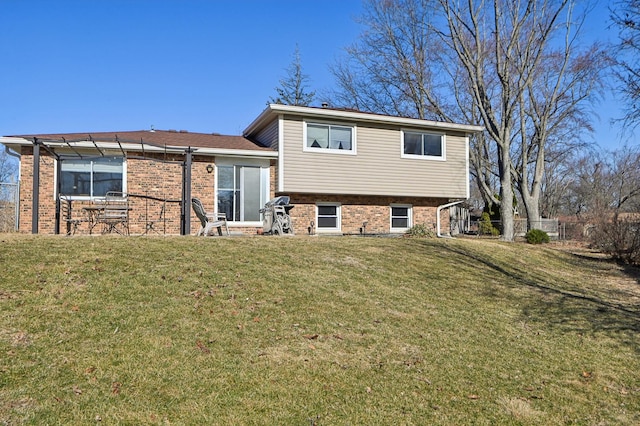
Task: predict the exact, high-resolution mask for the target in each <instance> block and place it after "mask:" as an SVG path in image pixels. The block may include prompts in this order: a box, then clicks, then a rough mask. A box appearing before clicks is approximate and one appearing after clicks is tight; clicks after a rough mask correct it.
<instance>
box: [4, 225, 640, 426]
mask: <svg viewBox="0 0 640 426" xmlns="http://www.w3.org/2000/svg"><path fill="white" fill-rule="evenodd" d="M0 271H1V272H0V274H1V275H0V424H9V425H14V424H52V425H54V424H104V425H107V424H135V425H140V424H223V425H231V424H234V425H346V424H349V425H356V424H357V425H364V424H366V425H378V424H381V425H425V424H443V425H467V424H480V425H482V424H486V425H495V424H521V425H554V424H581V425H631V424H640V333H639V331H640V278H639V277H640V274H639V271H638V270H637V269H629V268H625V267H623V266H620V265H617V264H615V263H611V262H610V261H608V260H606V259H602V258H601V257H598V256H592V255H591V254H590V253H586V252H581V253H577V254H576V253H572V252H571V251H570V250H566V247H565V246H554V245H546V246H531V245H526V244H519V243H518V244H506V243H501V242H497V241H481V240H473V239H458V240H434V239H410V238H360V237H343V238H332V237H325V238H313V237H294V238H277V237H247V238H207V239H204V238H202V239H199V238H195V237H167V238H162V237H159V238H146V237H129V238H125V237H109V236H101V237H62V236H32V235H14V234H2V235H0Z"/></svg>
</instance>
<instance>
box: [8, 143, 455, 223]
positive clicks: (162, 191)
mask: <svg viewBox="0 0 640 426" xmlns="http://www.w3.org/2000/svg"><path fill="white" fill-rule="evenodd" d="M21 154H22V161H21V162H20V167H21V170H20V173H21V184H20V232H24V233H29V232H31V217H32V196H31V192H32V188H33V148H32V147H23V148H22V151H21ZM147 157H150V158H149V159H144V160H142V159H134V158H129V159H127V192H128V193H129V194H132V195H142V196H148V197H154V198H159V199H167V200H170V201H169V202H167V203H163V202H161V201H158V200H154V199H148V198H145V197H135V196H132V197H130V205H131V212H130V223H129V229H130V232H131V233H132V234H141V233H143V232H144V231H145V227H146V225H147V222H148V221H149V220H156V221H157V220H159V219H160V212H161V209H162V206H163V204H164V212H163V218H162V219H163V220H162V221H159V222H156V223H155V225H154V227H155V229H156V230H158V231H159V232H160V233H166V234H169V235H178V234H180V215H181V212H180V203H179V202H178V200H180V199H181V198H182V163H181V162H182V160H183V159H184V158H183V157H182V156H175V157H172V156H169V157H167V156H165V155H162V154H159V155H156V156H155V157H153V156H149V154H147ZM192 160H193V161H192V169H191V196H192V197H198V198H200V199H201V200H202V202H203V203H204V206H205V209H206V210H207V211H214V207H215V206H214V205H213V200H214V199H215V194H214V190H215V185H214V184H215V173H208V172H207V170H206V168H207V166H208V165H209V164H211V165H214V164H215V160H214V158H211V157H201V156H194V158H193V159H192ZM54 174H55V161H54V159H53V157H51V155H50V154H49V153H47V152H46V151H44V150H42V149H41V150H40V194H39V197H40V203H39V218H38V220H39V229H38V232H39V233H41V234H53V233H54V231H55V188H54V182H55V178H54ZM276 179H277V160H271V167H270V181H271V182H270V190H269V197H270V198H273V197H275V196H276V195H289V196H290V197H291V204H293V205H294V206H295V207H294V208H293V209H292V210H291V216H292V222H293V226H294V231H295V233H296V234H299V235H304V234H307V233H308V227H309V226H310V223H311V222H312V221H313V222H314V223H315V222H316V203H318V202H329V203H340V205H341V222H342V229H341V232H342V233H344V234H359V233H360V228H361V227H362V226H363V222H365V221H366V222H367V226H366V232H367V233H371V234H386V233H389V232H390V231H391V225H390V223H391V217H390V216H391V212H390V205H391V204H408V205H412V206H413V209H412V211H413V224H425V225H427V227H429V228H431V229H434V230H435V225H436V208H437V206H439V205H442V204H445V203H446V202H447V201H448V200H446V199H437V198H407V197H378V196H354V195H317V194H278V193H277V192H276ZM88 204H90V202H89V201H77V200H76V201H73V204H72V208H73V211H74V215H76V216H77V215H82V214H83V212H82V207H83V206H85V205H88ZM188 207H189V208H188V211H189V214H190V218H191V234H195V233H196V232H197V231H198V229H200V221H199V220H198V218H197V216H196V215H195V214H194V212H193V209H192V208H191V205H190V204H189V206H188ZM441 221H442V224H441V229H442V230H446V229H448V226H449V225H448V224H449V217H448V214H447V212H446V211H444V212H443V213H442V214H441ZM60 229H61V232H64V227H63V226H62V225H61V227H60ZM258 229H261V227H236V226H232V227H231V228H230V230H231V231H232V232H234V233H244V234H247V235H255V234H256V233H257V231H258ZM95 231H96V232H100V230H99V229H96V230H95ZM77 233H78V234H87V233H88V226H87V224H86V223H83V224H81V225H80V227H79V228H78V232H77Z"/></svg>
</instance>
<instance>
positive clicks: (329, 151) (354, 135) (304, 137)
mask: <svg viewBox="0 0 640 426" xmlns="http://www.w3.org/2000/svg"><path fill="white" fill-rule="evenodd" d="M308 125H312V126H313V125H317V126H328V127H329V132H331V127H332V126H333V127H344V128H349V129H351V149H336V148H313V147H310V146H307V126H308ZM357 133H358V132H357V127H356V125H355V124H342V123H335V122H325V121H316V120H313V121H307V120H304V121H303V122H302V150H303V151H305V152H316V153H323V154H340V155H356V154H357V152H356V148H357V144H356V140H357V139H358V138H357ZM329 138H331V137H329Z"/></svg>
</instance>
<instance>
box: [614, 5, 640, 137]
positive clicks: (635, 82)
mask: <svg viewBox="0 0 640 426" xmlns="http://www.w3.org/2000/svg"><path fill="white" fill-rule="evenodd" d="M611 18H612V20H613V22H614V23H615V24H616V26H617V27H618V29H619V30H620V35H619V36H620V43H619V45H618V46H617V47H618V49H617V53H616V55H615V58H616V65H617V70H616V75H617V77H618V80H619V81H620V87H619V89H620V93H621V94H622V95H623V97H624V99H625V100H626V113H625V116H624V117H623V121H624V122H625V123H626V124H628V125H630V126H632V127H635V126H638V125H639V124H640V0H619V1H617V2H615V3H614V9H613V10H612V15H611Z"/></svg>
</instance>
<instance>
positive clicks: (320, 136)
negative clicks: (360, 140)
mask: <svg viewBox="0 0 640 426" xmlns="http://www.w3.org/2000/svg"><path fill="white" fill-rule="evenodd" d="M306 133H307V141H306V144H305V149H307V150H311V151H313V150H328V151H336V152H340V151H342V152H350V153H353V151H354V150H355V149H354V148H355V144H354V133H355V132H354V128H353V127H347V126H336V125H329V124H315V123H314V124H311V123H308V124H307V125H306Z"/></svg>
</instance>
